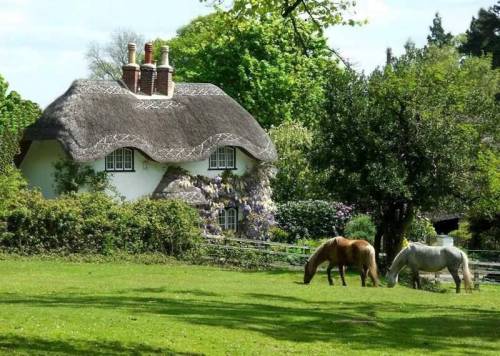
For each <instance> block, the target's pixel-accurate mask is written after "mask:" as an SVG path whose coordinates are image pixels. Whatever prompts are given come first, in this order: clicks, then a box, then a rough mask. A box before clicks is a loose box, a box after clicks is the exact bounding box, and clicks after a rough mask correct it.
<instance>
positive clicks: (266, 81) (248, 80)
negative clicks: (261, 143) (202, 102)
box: [155, 11, 335, 128]
mask: <svg viewBox="0 0 500 356" xmlns="http://www.w3.org/2000/svg"><path fill="white" fill-rule="evenodd" d="M304 26H312V25H311V24H306V23H304ZM164 43H168V44H169V45H170V47H171V60H172V63H173V64H174V65H175V68H176V75H175V79H176V81H188V82H207V83H213V84H216V85H218V86H220V87H221V88H222V89H223V90H224V91H225V92H226V93H227V94H229V95H230V96H231V97H233V98H234V99H235V100H237V101H238V102H239V103H240V104H242V105H243V107H245V108H246V109H247V110H248V111H249V112H250V113H251V114H252V115H253V116H254V117H255V118H256V119H257V120H258V121H259V122H260V124H261V125H262V126H264V127H265V128H270V127H271V126H273V125H274V126H277V125H279V124H281V123H282V122H285V121H290V120H294V121H300V122H302V123H304V124H305V125H306V126H312V125H314V123H315V122H316V120H317V119H318V118H319V117H321V115H323V101H324V83H325V79H324V78H325V75H324V73H325V71H326V69H327V68H328V67H329V66H332V65H335V63H334V62H333V61H332V59H331V53H330V52H329V51H328V49H327V46H326V39H325V37H323V36H321V35H311V36H310V37H309V40H308V55H307V56H306V55H303V54H302V53H301V52H300V50H298V44H297V42H296V40H295V36H294V33H293V29H290V28H286V27H285V28H283V27H282V20H281V18H277V17H276V16H269V17H267V18H265V19H254V18H243V19H237V18H234V17H233V16H231V15H230V14H228V13H226V12H220V11H219V12H216V13H214V14H211V15H208V16H204V17H200V18H197V19H195V20H193V21H192V22H191V23H190V24H188V25H187V26H185V27H184V28H182V29H180V30H179V31H178V35H177V36H176V37H175V38H173V39H171V40H169V41H162V40H157V41H155V45H156V47H158V46H160V45H162V44H164ZM155 52H156V53H157V55H158V54H159V52H160V51H159V50H155Z"/></svg>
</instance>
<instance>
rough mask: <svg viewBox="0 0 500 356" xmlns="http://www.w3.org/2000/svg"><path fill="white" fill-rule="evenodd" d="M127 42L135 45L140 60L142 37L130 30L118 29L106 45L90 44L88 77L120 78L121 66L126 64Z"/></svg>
mask: <svg viewBox="0 0 500 356" xmlns="http://www.w3.org/2000/svg"><path fill="white" fill-rule="evenodd" d="M129 42H133V43H135V44H136V45H137V56H138V58H141V56H142V52H143V48H144V37H143V36H142V35H140V34H138V33H135V32H133V31H131V30H126V29H118V30H116V31H114V32H113V33H112V35H111V40H110V41H109V42H108V43H107V44H106V45H104V46H103V45H100V44H99V43H96V42H92V43H90V44H89V47H88V49H87V53H86V58H87V62H88V66H89V70H90V77H91V78H94V79H114V80H119V79H121V78H122V66H123V65H125V64H127V63H128V49H127V45H128V43H129Z"/></svg>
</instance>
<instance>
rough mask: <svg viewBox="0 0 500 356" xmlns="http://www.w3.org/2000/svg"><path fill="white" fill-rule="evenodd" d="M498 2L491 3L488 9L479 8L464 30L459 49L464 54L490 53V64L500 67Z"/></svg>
mask: <svg viewBox="0 0 500 356" xmlns="http://www.w3.org/2000/svg"><path fill="white" fill-rule="evenodd" d="M499 28H500V4H498V3H497V4H496V5H493V6H492V7H490V8H489V9H488V10H485V9H480V10H479V13H478V15H477V18H475V17H473V18H472V21H471V23H470V27H469V29H468V30H467V32H466V39H465V42H464V43H463V44H462V46H461V47H460V51H461V52H462V53H465V54H472V55H474V56H482V55H484V54H485V53H490V54H492V55H493V57H492V66H493V67H494V68H498V67H500V33H499V31H498V29H499Z"/></svg>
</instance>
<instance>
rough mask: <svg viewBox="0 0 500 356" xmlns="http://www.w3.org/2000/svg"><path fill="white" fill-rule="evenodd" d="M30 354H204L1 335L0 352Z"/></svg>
mask: <svg viewBox="0 0 500 356" xmlns="http://www.w3.org/2000/svg"><path fill="white" fill-rule="evenodd" d="M12 350H16V352H26V353H29V354H47V353H50V354H53V353H61V354H69V355H123V354H127V355H143V354H149V355H154V354H158V355H181V356H182V355H186V356H187V355H203V354H199V353H189V352H179V351H174V350H171V349H168V348H163V347H161V348H155V347H151V346H148V345H145V344H138V343H128V344H123V343H119V342H113V341H109V342H107V341H101V340H92V341H91V340H79V339H69V340H64V341H62V340H50V339H43V338H38V337H23V336H17V335H12V334H7V335H0V352H2V351H12Z"/></svg>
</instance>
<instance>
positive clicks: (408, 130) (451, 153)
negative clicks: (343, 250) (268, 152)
mask: <svg viewBox="0 0 500 356" xmlns="http://www.w3.org/2000/svg"><path fill="white" fill-rule="evenodd" d="M479 67H480V68H481V70H480V71H478V68H479ZM330 78H331V79H330V83H329V86H328V88H329V90H328V92H329V93H330V95H329V104H328V107H327V112H328V114H329V116H328V118H327V119H325V120H324V121H323V122H321V124H320V125H319V128H320V130H321V138H320V139H318V140H316V141H317V142H318V149H317V150H315V152H316V162H317V164H318V167H319V168H322V169H329V172H330V176H329V180H328V182H327V187H328V188H329V190H330V191H331V192H332V193H336V194H338V195H339V198H340V199H343V200H345V201H347V202H350V203H357V204H360V205H361V207H363V208H370V210H371V211H374V212H376V214H377V216H376V220H377V227H378V231H380V232H381V234H377V235H379V236H381V235H382V234H383V235H384V241H385V242H386V246H385V247H386V251H387V253H388V255H389V258H392V257H393V256H394V255H395V253H396V251H397V246H399V245H400V242H401V239H402V238H403V236H404V234H405V232H406V231H407V229H408V227H409V225H410V223H411V221H412V219H413V217H414V214H415V211H416V209H422V210H424V211H426V210H430V209H432V208H433V207H435V206H436V205H437V204H439V202H440V200H441V199H443V198H445V197H450V196H451V197H462V193H463V191H464V189H463V188H464V184H466V183H467V182H469V181H470V172H471V170H472V167H473V165H474V163H475V158H476V155H477V152H478V147H479V138H480V135H484V137H486V136H487V131H486V130H485V131H482V129H483V128H484V127H485V126H487V125H489V124H491V123H493V122H496V121H497V120H498V119H499V117H498V112H499V108H498V104H497V103H496V102H495V99H494V95H495V93H496V89H495V88H498V85H499V78H500V77H499V73H498V72H496V71H493V70H490V69H489V64H488V62H487V59H485V58H465V59H463V60H461V58H460V55H459V54H458V53H457V52H456V50H455V49H453V48H450V47H443V48H438V47H435V46H429V47H428V48H426V49H424V50H419V49H416V48H414V47H412V46H407V49H406V53H405V54H404V55H403V56H401V57H400V58H397V59H395V61H394V62H393V64H392V65H388V66H386V67H385V68H379V69H377V70H376V71H374V72H373V74H372V75H371V76H370V77H369V78H365V77H363V76H359V75H356V74H355V73H352V72H349V71H346V72H344V73H343V74H341V75H339V74H338V73H335V75H332V76H330ZM463 198H464V199H465V198H466V197H463ZM375 245H376V246H377V241H376V243H375Z"/></svg>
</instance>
